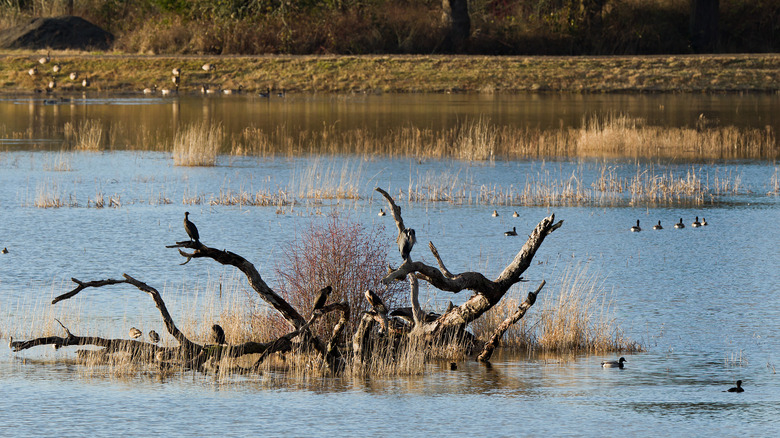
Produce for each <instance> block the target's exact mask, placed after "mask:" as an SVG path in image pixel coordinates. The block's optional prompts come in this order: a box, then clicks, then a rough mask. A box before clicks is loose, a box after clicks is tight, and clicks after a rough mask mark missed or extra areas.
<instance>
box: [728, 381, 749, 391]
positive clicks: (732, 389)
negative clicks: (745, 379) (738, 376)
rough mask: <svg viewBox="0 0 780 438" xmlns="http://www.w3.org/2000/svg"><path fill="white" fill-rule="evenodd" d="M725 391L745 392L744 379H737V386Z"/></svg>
mask: <svg viewBox="0 0 780 438" xmlns="http://www.w3.org/2000/svg"><path fill="white" fill-rule="evenodd" d="M725 392H745V388H743V387H742V381H741V380H737V386H735V387H733V388H729V389H728V391H725Z"/></svg>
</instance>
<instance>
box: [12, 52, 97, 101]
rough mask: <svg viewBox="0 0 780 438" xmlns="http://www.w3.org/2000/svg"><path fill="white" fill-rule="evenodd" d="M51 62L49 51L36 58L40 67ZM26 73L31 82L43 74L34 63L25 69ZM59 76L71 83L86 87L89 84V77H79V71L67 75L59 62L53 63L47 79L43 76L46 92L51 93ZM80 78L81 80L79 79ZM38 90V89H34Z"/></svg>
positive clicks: (42, 67)
mask: <svg viewBox="0 0 780 438" xmlns="http://www.w3.org/2000/svg"><path fill="white" fill-rule="evenodd" d="M51 62H52V59H51V52H49V53H47V54H46V56H44V57H41V58H39V59H38V64H40V66H41V69H44V68H46V67H45V66H46V64H50V63H51ZM27 74H28V75H29V76H30V78H31V79H32V80H33V82H35V81H36V78H37V77H38V76H39V75H40V76H42V77H43V76H44V73H43V71H42V70H41V71H39V70H38V66H37V65H34V66H32V67H31V68H30V69H29V70H27ZM58 77H61V79H62V80H65V79H69V80H70V81H71V83H73V84H79V82H80V83H81V87H82V88H84V89H86V88H87V87H89V86H90V81H89V78H87V77H83V78H82V77H81V75H80V74H79V72H77V71H71V72H69V73H68V74H67V75H65V72H63V70H62V65H61V64H59V63H56V62H55V63H54V64H53V65H52V67H51V73H49V75H48V80H46V78H44V79H43V80H44V83H45V84H46V92H47V93H53V92H54V90H55V89H56V88H57V78H58ZM79 79H81V81H79ZM36 91H40V90H36Z"/></svg>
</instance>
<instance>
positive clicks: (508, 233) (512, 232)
mask: <svg viewBox="0 0 780 438" xmlns="http://www.w3.org/2000/svg"><path fill="white" fill-rule="evenodd" d="M504 236H517V229H516V227H512V229H511V230H509V231H505V232H504Z"/></svg>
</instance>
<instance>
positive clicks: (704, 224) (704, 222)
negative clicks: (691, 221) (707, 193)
mask: <svg viewBox="0 0 780 438" xmlns="http://www.w3.org/2000/svg"><path fill="white" fill-rule="evenodd" d="M701 226H702V227H706V226H707V219H705V218H701Z"/></svg>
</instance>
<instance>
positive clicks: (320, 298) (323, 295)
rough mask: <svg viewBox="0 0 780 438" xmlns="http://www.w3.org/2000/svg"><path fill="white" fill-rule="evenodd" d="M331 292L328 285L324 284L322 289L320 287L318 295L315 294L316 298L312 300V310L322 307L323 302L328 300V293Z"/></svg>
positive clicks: (331, 289)
mask: <svg viewBox="0 0 780 438" xmlns="http://www.w3.org/2000/svg"><path fill="white" fill-rule="evenodd" d="M331 292H333V288H332V287H330V286H325V287H323V288H322V289H320V293H319V295H317V299H316V300H314V309H313V310H320V309H322V308H323V307H325V303H326V302H328V296H329V295H330V293H331Z"/></svg>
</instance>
